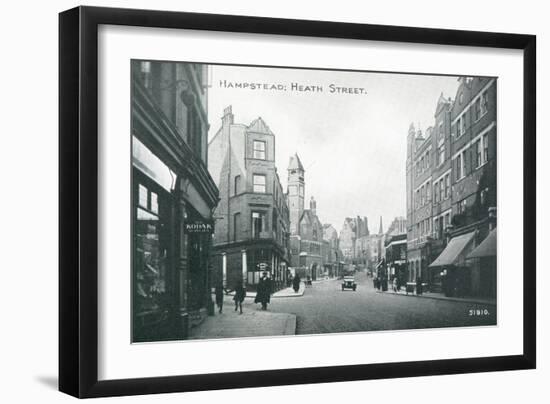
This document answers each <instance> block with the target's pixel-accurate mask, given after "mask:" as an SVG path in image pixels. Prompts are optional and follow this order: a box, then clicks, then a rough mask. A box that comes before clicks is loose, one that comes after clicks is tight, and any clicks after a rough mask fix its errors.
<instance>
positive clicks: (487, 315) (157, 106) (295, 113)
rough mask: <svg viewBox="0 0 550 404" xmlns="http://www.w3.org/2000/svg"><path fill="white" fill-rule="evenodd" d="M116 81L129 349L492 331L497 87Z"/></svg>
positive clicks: (316, 72)
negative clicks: (126, 109)
mask: <svg viewBox="0 0 550 404" xmlns="http://www.w3.org/2000/svg"><path fill="white" fill-rule="evenodd" d="M129 68H130V69H131V74H130V77H131V91H130V98H131V99H129V100H128V102H129V103H130V104H131V108H130V111H131V134H129V136H131V184H128V186H129V187H131V195H132V197H131V214H132V221H131V226H132V228H131V237H132V257H131V267H132V269H131V285H132V286H131V289H132V295H131V299H132V301H131V305H130V307H131V313H128V315H129V316H131V327H132V330H131V339H132V341H131V342H133V343H144V342H148V343H151V342H160V341H183V340H197V339H201V340H208V339H222V338H253V337H285V338H287V337H290V338H292V337H293V336H294V337H295V336H299V335H322V334H333V333H361V332H363V333H364V332H377V331H395V332H397V331H401V330H413V329H426V332H430V330H429V329H441V328H449V327H453V328H460V327H464V328H467V327H469V328H471V327H495V326H498V315H497V314H498V312H497V308H498V307H497V296H498V287H497V286H498V282H497V279H498V274H499V267H498V266H497V218H498V212H497V175H498V173H497V158H498V156H497V130H498V119H497V86H498V78H497V77H481V76H475V75H472V76H467V75H464V73H463V72H462V73H461V75H441V74H431V73H430V72H425V73H423V74H418V73H414V74H413V73H408V72H382V71H347V70H328V69H315V68H303V67H302V68H293V67H286V66H285V67H276V66H251V65H246V66H245V65H229V64H211V63H210V64H208V63H201V62H200V61H177V60H175V61H171V60H149V59H133V60H131V62H130V63H129ZM404 343H405V340H404Z"/></svg>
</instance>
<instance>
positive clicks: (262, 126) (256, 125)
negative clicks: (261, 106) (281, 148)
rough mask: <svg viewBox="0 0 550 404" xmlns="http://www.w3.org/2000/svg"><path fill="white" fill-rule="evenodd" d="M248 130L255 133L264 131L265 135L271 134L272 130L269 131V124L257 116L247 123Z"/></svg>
mask: <svg viewBox="0 0 550 404" xmlns="http://www.w3.org/2000/svg"><path fill="white" fill-rule="evenodd" d="M248 130H249V131H250V132H256V133H265V134H267V135H273V132H271V129H269V126H267V124H266V123H265V122H264V120H263V119H262V118H261V117H259V118H257V119H255V120H253V121H252V122H251V123H250V125H248Z"/></svg>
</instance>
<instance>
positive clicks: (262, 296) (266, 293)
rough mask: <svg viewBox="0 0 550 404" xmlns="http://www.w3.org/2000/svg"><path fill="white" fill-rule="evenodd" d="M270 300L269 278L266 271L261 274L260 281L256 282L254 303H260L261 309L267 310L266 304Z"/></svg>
mask: <svg viewBox="0 0 550 404" xmlns="http://www.w3.org/2000/svg"><path fill="white" fill-rule="evenodd" d="M270 300H271V280H270V279H269V277H268V276H267V272H264V273H263V274H262V277H261V278H260V282H258V289H257V292H256V298H255V299H254V303H261V304H262V310H267V304H268V303H269V302H270Z"/></svg>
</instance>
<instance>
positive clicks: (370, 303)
mask: <svg viewBox="0 0 550 404" xmlns="http://www.w3.org/2000/svg"><path fill="white" fill-rule="evenodd" d="M356 281H357V283H358V287H357V291H356V292H353V291H351V290H346V291H342V290H341V287H340V281H339V280H329V281H324V282H317V283H315V284H314V285H313V286H312V287H310V288H307V289H306V291H305V294H304V296H302V297H296V298H281V299H272V300H271V304H270V305H269V310H270V311H272V312H282V313H291V314H296V316H297V327H296V334H320V333H333V332H353V331H373V330H396V329H418V328H439V327H459V326H480V325H494V324H495V322H496V313H495V311H494V306H485V305H479V304H471V303H465V302H455V301H444V300H435V299H429V298H421V297H416V296H398V295H394V294H393V293H392V292H383V293H381V292H377V291H376V289H374V287H373V285H372V279H371V278H367V276H366V275H365V274H364V273H358V274H357V275H356ZM247 300H248V299H247ZM485 308H487V309H488V310H489V315H486V316H470V315H468V312H469V310H470V309H485Z"/></svg>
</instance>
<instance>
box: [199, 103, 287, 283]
mask: <svg viewBox="0 0 550 404" xmlns="http://www.w3.org/2000/svg"><path fill="white" fill-rule="evenodd" d="M208 152H209V157H210V158H209V165H208V169H209V171H210V173H211V175H212V177H213V178H214V179H215V181H216V184H217V186H218V188H219V192H220V203H219V204H218V206H217V208H216V210H215V212H214V216H215V218H216V224H215V231H214V246H213V255H212V257H213V268H214V272H215V274H216V275H215V278H216V282H217V283H224V284H225V286H226V287H227V288H229V289H232V288H234V287H235V285H236V284H237V283H238V282H241V281H242V282H243V284H244V285H245V286H246V287H247V288H248V289H252V290H253V289H255V288H256V285H257V284H258V282H259V279H260V276H261V273H262V272H263V271H267V272H269V274H270V276H271V278H272V280H273V284H274V286H275V288H280V287H282V286H283V285H284V283H285V282H286V268H287V267H288V262H289V250H288V248H289V242H288V236H289V232H290V229H289V225H290V224H289V223H290V219H289V209H288V205H287V200H286V195H285V194H284V192H283V188H282V186H281V182H280V179H279V175H278V173H277V168H276V167H275V134H274V133H273V132H272V131H271V129H270V128H269V127H268V126H267V124H266V123H265V122H264V120H263V119H262V118H257V119H255V120H254V121H253V122H251V123H250V124H249V125H244V124H239V123H235V122H234V115H233V112H232V108H231V106H229V107H227V108H226V109H225V110H224V115H223V117H222V125H221V128H220V129H219V130H218V131H217V132H216V134H215V135H214V137H213V138H212V140H211V141H210V143H209V145H208Z"/></svg>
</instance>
